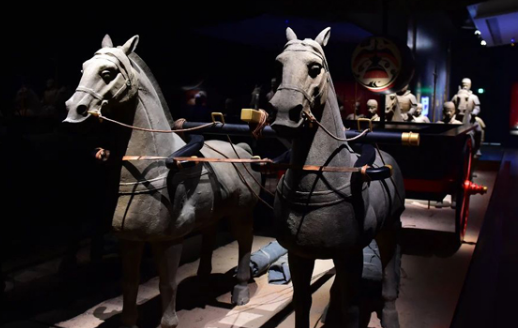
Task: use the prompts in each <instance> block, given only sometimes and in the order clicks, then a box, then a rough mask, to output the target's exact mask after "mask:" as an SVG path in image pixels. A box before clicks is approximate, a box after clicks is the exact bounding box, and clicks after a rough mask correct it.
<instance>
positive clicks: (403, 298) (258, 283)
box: [0, 165, 497, 328]
mask: <svg viewBox="0 0 518 328" xmlns="http://www.w3.org/2000/svg"><path fill="white" fill-rule="evenodd" d="M478 167H480V169H479V170H476V172H475V177H474V181H475V182H476V183H478V184H482V185H486V186H488V189H489V190H488V194H486V195H484V196H480V195H476V196H472V197H473V199H472V201H471V205H470V219H469V222H468V228H467V233H466V238H465V242H464V243H463V244H462V245H461V246H460V248H459V247H458V245H457V246H456V243H455V238H454V231H455V221H454V215H455V211H454V210H453V209H451V208H450V207H448V206H444V207H441V206H440V205H441V204H440V203H435V202H431V203H430V208H428V206H429V204H428V202H427V201H423V200H412V199H409V200H407V202H406V207H407V210H406V211H405V213H404V214H403V216H402V221H403V228H404V229H403V231H402V251H403V257H402V280H401V289H400V296H399V299H398V301H397V306H398V310H399V315H400V323H401V327H421V328H428V327H430V328H431V327H449V326H450V323H451V321H452V318H453V316H454V311H455V308H456V306H457V302H458V299H459V295H460V293H461V290H462V286H463V284H464V280H465V277H466V274H467V272H468V268H469V265H470V262H471V257H472V254H473V252H474V249H475V245H476V242H477V240H478V235H479V231H480V227H481V225H482V221H483V218H484V215H485V212H486V208H487V206H488V203H489V200H490V198H491V194H492V191H493V185H494V182H495V179H496V176H497V171H496V170H494V169H491V168H492V166H491V165H479V166H478ZM448 201H449V199H448V197H447V198H446V199H444V202H443V204H447V202H448ZM219 239H220V240H219V242H218V243H219V245H221V246H220V247H219V248H217V249H216V250H215V252H214V257H213V274H212V278H211V285H212V287H211V289H210V290H206V289H205V290H199V288H197V287H198V286H199V285H198V283H197V282H198V281H197V279H196V278H195V277H194V275H195V273H196V270H197V265H198V261H197V260H196V256H197V252H198V251H199V242H200V239H199V236H193V237H192V238H191V239H190V240H188V241H187V242H186V244H185V248H184V249H185V253H186V254H185V256H184V260H183V262H184V264H183V265H182V266H181V268H180V270H179V276H178V279H179V281H180V285H179V286H180V287H179V293H178V316H179V319H180V325H179V327H189V328H201V327H206V328H208V327H221V328H229V327H243V328H245V327H246V328H252V327H262V328H269V327H284V328H288V327H293V326H294V313H293V310H292V307H291V300H292V291H293V290H292V286H291V283H289V284H287V285H271V284H268V277H267V275H266V274H265V275H262V276H260V277H257V278H255V279H254V282H253V283H252V284H251V301H250V303H249V304H247V305H245V306H235V307H234V306H232V305H231V303H230V290H231V286H232V274H233V268H234V266H235V263H236V257H237V244H236V243H235V242H231V239H230V237H229V236H228V235H225V234H223V235H220V236H219ZM272 240H273V238H271V237H265V236H259V235H257V236H256V238H255V240H254V245H253V251H256V250H258V249H259V248H260V247H262V246H264V245H266V244H267V243H269V242H270V241H272ZM86 246H87V245H86V244H85V245H83V249H82V250H81V251H80V253H79V258H80V260H81V259H82V260H81V261H82V264H80V266H79V267H78V268H76V269H75V270H74V271H73V272H72V273H69V274H68V275H60V274H58V267H59V258H55V259H52V260H49V261H47V262H44V263H38V264H37V265H33V266H29V267H27V268H25V269H23V270H19V271H17V272H14V273H12V274H10V275H9V276H8V281H7V283H8V290H7V292H6V294H5V295H4V297H3V301H2V303H3V306H2V307H1V308H0V318H2V319H1V320H2V321H1V322H0V327H1V328H13V327H28V328H31V327H60V328H68V327H70V328H72V327H74V328H93V327H102V328H106V327H108V328H109V327H118V325H119V319H120V311H121V306H122V298H121V292H120V267H119V262H118V257H117V255H116V253H114V254H111V255H108V256H105V257H104V258H103V261H102V263H99V264H97V265H92V264H90V263H88V255H87V248H86ZM153 267H154V265H153V262H152V258H151V257H149V256H148V257H147V258H146V260H145V261H144V262H143V264H142V271H143V272H142V284H141V286H140V290H139V296H138V304H139V311H140V317H141V319H142V322H141V323H140V327H156V326H157V324H158V320H159V317H160V316H159V312H158V311H159V308H160V306H159V303H160V300H159V297H158V279H157V278H156V276H155V272H154V269H153ZM333 280H334V271H333V264H332V261H327V260H326V261H317V265H316V266H315V271H314V273H313V280H312V288H313V306H312V308H311V327H321V326H322V325H323V324H322V323H321V322H320V319H321V317H322V313H323V311H324V309H325V306H326V305H327V302H328V300H329V288H330V286H331V284H332V282H333ZM369 327H381V326H380V323H379V320H378V319H377V317H376V315H375V314H373V315H372V318H371V322H370V324H369Z"/></svg>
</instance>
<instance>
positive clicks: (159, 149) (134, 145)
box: [126, 76, 185, 156]
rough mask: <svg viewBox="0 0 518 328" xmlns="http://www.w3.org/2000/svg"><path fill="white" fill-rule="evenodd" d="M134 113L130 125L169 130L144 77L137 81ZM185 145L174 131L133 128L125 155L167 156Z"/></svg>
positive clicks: (161, 108) (156, 97) (164, 116)
mask: <svg viewBox="0 0 518 328" xmlns="http://www.w3.org/2000/svg"><path fill="white" fill-rule="evenodd" d="M139 83H140V86H139V91H138V93H137V102H136V108H135V115H134V117H133V122H132V125H135V126H138V127H143V128H147V129H153V130H171V126H170V125H169V122H168V119H167V117H166V114H165V113H164V108H163V107H162V105H161V102H160V99H159V98H158V95H157V93H156V92H155V90H154V87H153V85H152V83H151V82H150V81H149V80H148V79H146V78H145V76H144V77H143V78H141V81H140V82H139ZM184 145H185V142H184V141H183V140H182V139H181V138H180V137H179V136H178V135H177V134H176V133H157V132H147V131H139V130H133V132H132V133H131V137H130V140H129V143H128V148H127V150H126V154H127V155H147V156H169V155H170V154H171V153H173V152H174V151H176V150H178V149H179V148H181V147H182V146H184Z"/></svg>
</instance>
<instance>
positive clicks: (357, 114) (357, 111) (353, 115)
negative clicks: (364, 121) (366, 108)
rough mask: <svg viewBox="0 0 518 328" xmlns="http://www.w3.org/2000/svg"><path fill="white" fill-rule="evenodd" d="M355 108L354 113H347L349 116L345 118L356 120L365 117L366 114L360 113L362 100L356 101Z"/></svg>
mask: <svg viewBox="0 0 518 328" xmlns="http://www.w3.org/2000/svg"><path fill="white" fill-rule="evenodd" d="M353 109H354V113H351V114H349V115H347V117H346V118H345V119H346V120H356V119H358V118H363V117H365V115H363V114H360V102H359V101H357V102H355V103H354V108H353Z"/></svg>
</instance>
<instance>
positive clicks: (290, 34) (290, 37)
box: [286, 27, 297, 41]
mask: <svg viewBox="0 0 518 328" xmlns="http://www.w3.org/2000/svg"><path fill="white" fill-rule="evenodd" d="M286 39H288V41H291V40H297V35H296V34H295V32H293V30H292V29H291V28H289V27H288V28H286Z"/></svg>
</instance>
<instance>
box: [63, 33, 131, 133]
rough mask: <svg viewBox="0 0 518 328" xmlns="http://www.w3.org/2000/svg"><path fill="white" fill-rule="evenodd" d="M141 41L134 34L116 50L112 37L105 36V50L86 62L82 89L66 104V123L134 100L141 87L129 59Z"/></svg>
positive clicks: (103, 42)
mask: <svg viewBox="0 0 518 328" xmlns="http://www.w3.org/2000/svg"><path fill="white" fill-rule="evenodd" d="M138 41H139V37H138V35H135V36H133V37H132V38H130V39H129V40H128V41H127V42H126V43H125V44H124V45H122V46H119V47H114V46H113V42H112V40H111V38H110V37H109V36H108V35H106V36H105V37H104V39H103V41H102V48H101V49H99V50H98V51H97V52H96V53H95V54H94V56H93V57H92V58H91V59H89V60H87V61H86V62H84V63H83V69H82V77H81V80H80V81H79V86H78V87H77V88H76V91H75V93H74V94H73V95H72V97H70V99H68V100H67V102H66V106H67V110H68V115H67V117H66V119H65V120H64V122H69V123H80V122H83V121H85V120H86V119H87V118H88V117H90V115H91V114H94V113H96V112H97V113H99V112H100V111H101V109H103V110H108V111H110V110H113V108H114V107H116V105H118V104H124V103H126V102H128V101H129V100H131V99H134V96H135V95H136V94H137V91H138V87H139V85H138V72H137V71H136V70H135V69H134V67H133V66H132V64H131V61H130V59H129V57H128V56H129V55H130V54H131V53H132V52H133V51H135V48H136V46H137V44H138ZM113 114H114V113H113Z"/></svg>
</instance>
